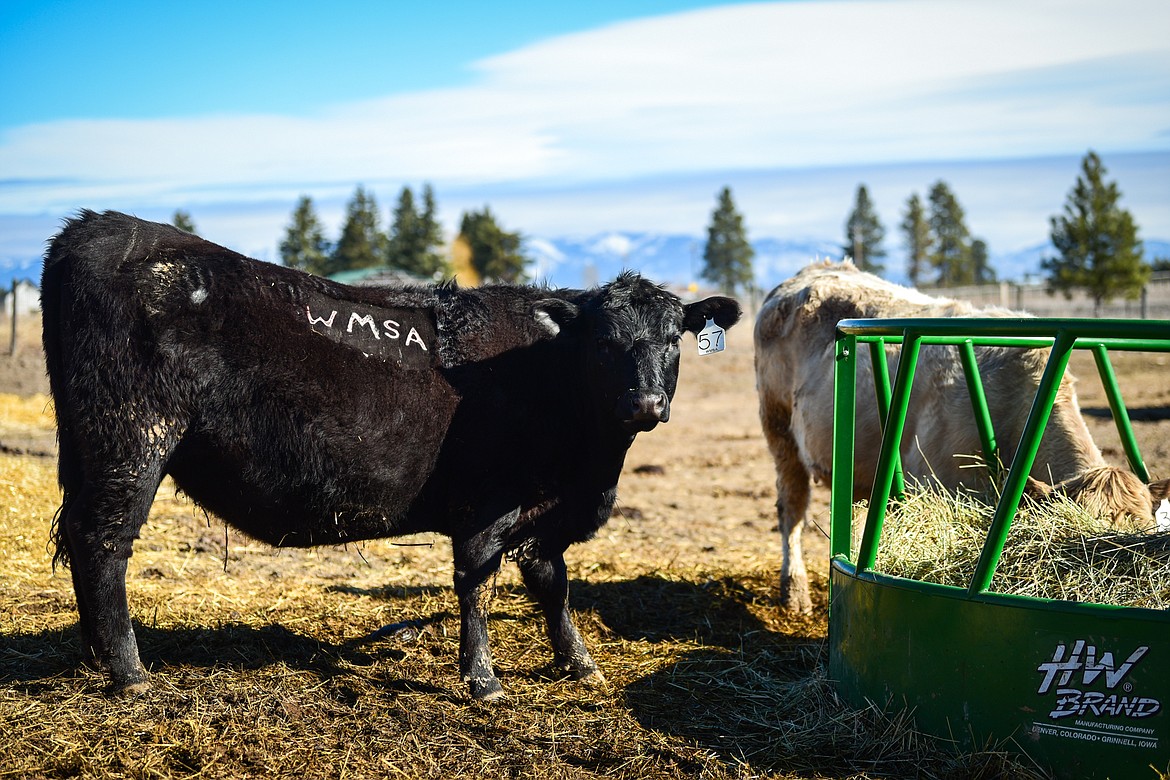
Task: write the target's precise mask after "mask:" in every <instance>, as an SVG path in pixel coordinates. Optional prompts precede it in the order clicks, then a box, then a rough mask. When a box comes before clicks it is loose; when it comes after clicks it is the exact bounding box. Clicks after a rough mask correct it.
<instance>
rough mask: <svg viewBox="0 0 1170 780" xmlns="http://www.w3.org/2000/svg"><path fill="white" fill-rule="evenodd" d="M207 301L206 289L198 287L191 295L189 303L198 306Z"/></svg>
mask: <svg viewBox="0 0 1170 780" xmlns="http://www.w3.org/2000/svg"><path fill="white" fill-rule="evenodd" d="M205 300H207V288H205V287H200V288H198V289H196V290H194V291H193V292H192V293H191V303H193V304H195V305H196V306H198V305H199V304H201V303H203V302H204V301H205Z"/></svg>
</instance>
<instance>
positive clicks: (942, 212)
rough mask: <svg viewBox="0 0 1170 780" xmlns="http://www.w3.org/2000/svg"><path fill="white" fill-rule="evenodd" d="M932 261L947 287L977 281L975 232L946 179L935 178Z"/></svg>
mask: <svg viewBox="0 0 1170 780" xmlns="http://www.w3.org/2000/svg"><path fill="white" fill-rule="evenodd" d="M929 199H930V218H929V224H930V230H931V234H932V236H931V250H932V251H931V253H930V255H929V258H930V264H931V266H932V267H933V268H934V269H935V271H936V272H937V274H938V283H939V284H940V285H941V286H943V287H950V286H954V285H963V284H973V283H974V282H975V273H974V271H973V269H972V268H971V232H970V231H969V230H968V229H967V224H966V221H965V219H966V218H965V215H964V214H963V207H962V206H960V205H959V201H958V199H957V198H956V197H955V195H954V193H952V192H951V188H950V187H948V186H947V184H946V182H944V181H941V180H940V181H938V182H935V184H934V186H933V187H931V189H930V196H929Z"/></svg>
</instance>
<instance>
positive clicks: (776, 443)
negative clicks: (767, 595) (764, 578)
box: [761, 412, 812, 614]
mask: <svg viewBox="0 0 1170 780" xmlns="http://www.w3.org/2000/svg"><path fill="white" fill-rule="evenodd" d="M761 417H762V418H763V422H764V426H763V427H764V434H765V437H766V438H767V440H768V448H769V449H770V450H771V452H772V459H773V460H774V461H775V463H776V517H777V520H778V525H779V530H780V541H781V553H782V559H781V565H780V606H781V608H783V609H785V610H787V611H789V612H801V613H806V614H807V613H810V612H812V597H811V596H810V594H809V582H808V570H807V569H806V568H805V565H804V550H803V548H802V546H801V534H802V532H803V530H804V515H805V512H806V511H808V501H809V490H810V489H809V474H808V470H807V469H806V468H805V467H804V463H803V462H802V461H801V459H800V450H799V449H798V447H797V445H796V441H795V439H794V438H793V436H792V431H791V428H790V427H789V426H790V419H789V418H787V417H780V416H776V417H772V416H770V415H768V414H767V413H766V412H765V413H763V414H761Z"/></svg>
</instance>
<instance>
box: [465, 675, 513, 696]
mask: <svg viewBox="0 0 1170 780" xmlns="http://www.w3.org/2000/svg"><path fill="white" fill-rule="evenodd" d="M468 685H469V687H470V688H471V698H473V699H475V700H476V701H484V702H493V701H502V700H504V699H506V698H507V696H505V695H504V688H503V686H502V685H500V681H499V680H497V679H496V678H495V677H491V678H489V679H486V680H471V681H469V683H468Z"/></svg>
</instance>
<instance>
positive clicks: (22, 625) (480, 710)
mask: <svg viewBox="0 0 1170 780" xmlns="http://www.w3.org/2000/svg"><path fill="white" fill-rule="evenodd" d="M730 336H731V338H730V339H729V342H730V348H729V350H728V352H726V353H723V354H719V355H713V356H707V357H702V358H700V357H698V356H696V355H694V354H691V353H690V350H693V348H694V344H693V341H688V342H686V347H687V348H688V353H687V354H686V355H685V357H684V364H683V369H682V377H681V382H680V389H679V392H678V395H677V397H676V400H675V403H674V406H673V412H672V419H671V421H670V423H669V424H667V425H665V426H660V427H659V429H658V430H655V431H653V432H651V433H650V434H643V435H642V436H640V437H639V440H638V441H637V442H636V444H635V446H634V448H633V450H632V451H631V453H630V456H629V458H628V460H627V469H626V473H625V474H624V475H623V479H622V483H621V486H620V502H619V503H620V511H618V512H617V513H616V514H615V516H614V518H613V519H612V520H611V521H610V523H609V524H608V525H607V526H606V527H605V528H604V529H603V530H602V532H601V533H600V534H599V536H598V538H597V539H595V540H593V541H592V542H589V543H587V544H583V545H578V546H576V547H574V548H573V549H571V550H570V552H569V555H568V559H569V567H570V579H571V585H570V593H571V596H570V597H571V602H572V604H573V606H574V608H575V612H576V616H577V620H578V624H579V626H580V628H581V630H582V633H583V634H584V636H585V640H586V642H587V644H588V645H589V647H590V648H591V650H592V652H593V654H594V657H595V658H596V660H597V661H598V663H599V664H600V666H601V668H602V670H603V671H604V673H605V675H606V677H607V678H608V684H607V685H606V686H604V687H596V688H595V687H587V686H582V685H580V684H574V683H571V682H567V681H562V680H558V679H554V678H552V677H551V676H550V675H549V674H548V673H547V668H546V664H547V663H548V661H549V655H548V652H547V644H546V641H545V639H544V636H543V628H542V626H541V623H540V620H539V616H538V614H537V611H536V609H535V608H534V606H533V604H532V603H531V602H530V601H529V599H528V598H527V596H526V595H525V593H524V589H523V587H522V585H521V584H520V581H519V577H518V574H517V572H516V570H515V568H514V567H512V566H510V565H509V566H506V567H505V569H504V570H503V571H502V572H501V574H500V576H499V577H498V579H497V581H496V586H495V597H494V601H493V605H492V617H493V621H492V626H491V632H492V642H493V651H494V654H495V659H496V665H497V669H498V672H499V674H500V678H501V681H502V682H503V684H504V686H505V689H506V690H507V692H508V699H507V700H506V701H505V702H503V703H500V704H497V705H494V706H484V705H478V704H473V703H472V702H470V701H469V700H468V698H467V695H466V691H465V690H464V686H463V684H462V683H460V681H459V679H458V671H457V634H458V617H457V607H456V603H455V599H454V596H453V594H452V592H451V588H450V581H451V564H450V545H449V544H448V543H447V542H446V540H444V539H442V538H440V537H435V536H420V537H412V538H408V539H400V540H396V541H397V543H392V542H388V541H380V542H372V543H369V544H365V545H363V546H361V547H352V546H351V547H348V548H323V549H318V550H311V551H295V550H283V551H277V550H273V549H271V548H267V547H265V546H263V545H260V544H258V543H255V542H252V541H250V540H249V539H247V538H245V537H243V536H241V535H240V534H238V533H237V532H235V531H230V530H225V528H224V526H223V525H222V523H220V522H218V521H217V520H216V519H215V518H210V519H209V518H206V517H205V516H204V515H203V514H202V513H201V512H199V511H198V510H196V509H194V508H193V507H192V506H191V505H190V504H188V503H187V502H186V501H184V500H183V499H181V498H179V497H176V496H175V494H174V491H173V489H171V488H170V486H169V485H164V489H163V490H162V491H161V492H160V494H159V497H158V500H157V501H156V503H155V506H154V509H153V512H152V516H151V519H150V522H149V523H148V524H147V526H146V528H145V529H144V532H143V536H142V538H141V540H140V541H139V542H138V544H137V545H136V548H135V555H134V557H133V558H132V559H131V562H130V574H129V578H128V582H129V590H130V593H131V611H132V614H133V616H134V619H135V621H136V631H137V633H138V637H139V642H140V646H141V648H142V654H143V659H144V661H145V662H146V664H147V666H148V667H149V668H150V669H151V671H152V673H153V682H154V688H153V689H152V690H151V691H150V692H149V693H147V694H145V695H142V696H140V697H137V698H133V699H109V698H106V697H105V696H104V695H103V694H102V692H101V691H102V680H101V678H100V676H99V675H98V674H96V673H94V672H92V671H89V670H86V669H81V668H78V667H77V659H78V657H79V648H78V642H77V638H76V635H75V622H76V611H75V607H74V603H73V593H72V587H71V585H70V581H69V574H68V572H67V571H64V570H58V571H53V569H52V567H51V565H50V558H51V554H50V551H49V550H48V549H47V539H48V529H49V524H50V520H51V518H52V515H53V512H54V510H55V509H56V505H57V502H58V501H59V494H58V492H57V487H56V484H55V475H54V469H55V463H54V461H53V459H52V458H51V457H48V456H46V454H45V453H51V451H52V434H51V409H50V407H49V403H48V401H47V399H46V398H45V397H44V396H43V395H39V396H38V395H28V394H27V393H28V392H29V391H28V390H27V388H28V387H29V386H30V385H29V382H31V381H35V380H29V379H28V378H25V379H23V380H21V382H22V383H21V384H20V385H19V387H13V386H12V385H8V386H6V385H5V381H7V380H5V367H4V365H3V364H2V363H0V392H9V393H12V392H14V391H18V392H19V393H20V395H7V396H0V735H2V737H0V739H2V742H3V748H2V749H0V777H30V778H31V777H74V776H85V777H134V778H139V777H141V778H147V777H151V778H153V777H193V776H200V777H212V778H221V777H222V778H227V777H242V776H259V775H264V776H273V777H288V776H299V777H314V778H315V777H330V778H332V777H337V778H341V777H354V778H364V777H463V776H466V777H525V778H561V777H629V778H639V779H641V778H675V777H708V778H739V777H755V776H770V777H780V778H797V777H799V778H854V777H858V778H861V777H864V778H879V777H880V778H898V777H937V778H995V777H1032V776H1035V775H1034V773H1033V772H1032V771H1031V770H1030V769H1029V767H1028V766H1027V764H1026V763H1019V762H1015V761H1014V760H1013V759H1011V758H1010V757H1009V756H1007V755H1005V754H1003V753H1001V752H999V751H998V750H997V749H996V747H995V746H989V748H988V750H987V751H986V752H983V753H980V754H977V755H954V754H953V753H952V752H951V751H949V750H948V749H947V747H946V745H945V744H943V743H939V742H936V741H933V740H931V739H928V738H926V737H924V736H922V735H920V734H918V733H916V732H915V731H914V729H913V727H912V721H911V720H910V718H909V716H907V715H906V714H905V713H900V712H898V711H897V710H896V709H890V710H889V711H888V712H883V711H882V708H880V707H876V706H875V707H873V708H871V709H869V710H866V711H855V710H851V709H849V708H847V707H845V706H844V705H843V704H842V703H840V702H838V700H837V699H836V697H835V696H834V694H833V691H832V687H831V686H830V684H829V683H828V681H827V680H826V677H825V672H824V668H825V663H826V658H825V633H826V623H825V616H824V615H825V613H824V610H825V590H824V573H825V571H826V568H827V567H826V561H825V558H826V555H827V544H826V543H825V541H824V539H823V537H822V536H821V534H820V533H819V532H818V530H817V529H816V528H815V527H814V528H810V529H809V531H808V533H806V538H807V539H808V542H807V547H806V552H807V554H808V556H809V560H810V564H811V565H812V567H813V569H814V578H815V582H816V595H815V598H816V599H817V600H818V604H817V606H818V609H817V612H816V614H815V615H814V616H812V617H807V618H786V617H785V616H783V615H781V614H780V613H779V611H778V610H777V609H776V607H775V601H774V600H775V596H776V591H777V574H776V573H777V570H778V566H779V559H780V546H779V540H778V537H777V534H776V533H775V532H774V530H773V529H774V520H773V512H774V509H773V506H772V504H773V501H774V490H773V486H772V480H773V476H772V466H771V463H770V459H769V456H768V453H767V449H766V447H765V445H764V442H763V438H762V436H761V434H760V432H759V425H758V421H757V416H756V402H755V390H754V386H753V375H752V368H751V364H752V355H751V339H750V324H748V323H745V324H744V325H741V326H740V327H739V328H737V329H736V330H734V331H732V332H731V334H730ZM1159 359H1160V358H1156V357H1155V358H1148V359H1147V358H1142V359H1138V358H1136V357H1135V358H1134V359H1133V360H1132V361H1131V360H1126V361H1119V373H1120V374H1121V377H1122V378H1121V382H1122V387H1123V389H1124V390H1125V391H1126V393H1127V400H1128V399H1129V398H1130V387H1131V385H1132V384H1134V383H1135V382H1136V383H1140V387H1139V388H1137V391H1136V393H1135V394H1134V396H1135V397H1136V398H1137V400H1136V401H1131V405H1132V406H1133V407H1134V409H1135V415H1134V416H1135V418H1136V419H1137V420H1138V422H1137V426H1138V435H1139V441H1140V443H1141V444H1142V446H1143V450H1144V451H1145V452H1146V454H1147V460H1148V461H1149V462H1150V463H1151V465H1152V466H1153V468H1154V470H1155V471H1156V472H1159V473H1160V474H1161V475H1162V476H1166V474H1165V472H1164V470H1160V469H1159V468H1158V466H1159V465H1160V464H1162V463H1165V462H1166V458H1167V456H1168V455H1170V453H1168V452H1167V451H1166V448H1167V446H1170V445H1168V442H1170V431H1168V430H1167V425H1170V422H1168V420H1170V390H1167V388H1166V383H1165V382H1164V381H1162V380H1161V379H1160V377H1161V376H1162V372H1164V371H1165V368H1164V364H1162V363H1158V360H1159ZM2 360H4V358H3V357H0V361H2ZM30 362H31V363H32V364H33V365H35V361H31V360H30ZM1121 364H1124V365H1121ZM17 366H18V363H17V362H11V363H9V364H8V367H9V368H12V369H13V371H16V370H18V369H17ZM1079 368H1080V373H1081V374H1083V375H1085V376H1086V379H1091V377H1090V376H1089V375H1088V374H1087V371H1086V368H1089V369H1091V362H1090V363H1087V364H1085V365H1084V366H1080V367H1079ZM7 376H8V380H12V377H13V374H12V372H9V373H8V374H7ZM1096 384H1097V383H1095V381H1084V382H1082V395H1083V398H1084V400H1085V405H1086V406H1087V407H1088V408H1089V411H1088V418H1089V420H1090V424H1091V425H1093V426H1094V432H1095V433H1097V432H1098V429H1100V430H1101V431H1102V432H1107V425H1108V423H1109V421H1108V419H1107V417H1106V418H1102V417H1101V415H1100V414H1099V413H1095V412H1094V411H1093V409H1094V408H1096V409H1103V408H1104V407H1105V404H1104V401H1103V400H1101V399H1103V394H1102V393H1101V392H1100V390H1099V388H1097V390H1096V395H1095V396H1094V395H1093V388H1094V387H1096ZM1115 439H1116V435H1115V434H1114V438H1113V439H1109V438H1108V436H1105V435H1104V433H1101V434H1099V441H1101V442H1103V443H1104V444H1105V447H1106V451H1107V453H1109V457H1110V458H1112V459H1116V458H1117V457H1119V456H1120V449H1119V448H1118V447H1117V446H1116V445H1115V444H1113V443H1110V442H1113V441H1115ZM827 497H828V496H827V492H826V491H824V490H822V489H818V490H817V493H816V499H815V505H814V511H813V515H814V517H815V519H816V522H817V523H818V524H819V525H820V526H822V527H825V528H827ZM883 704H884V703H883Z"/></svg>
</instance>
